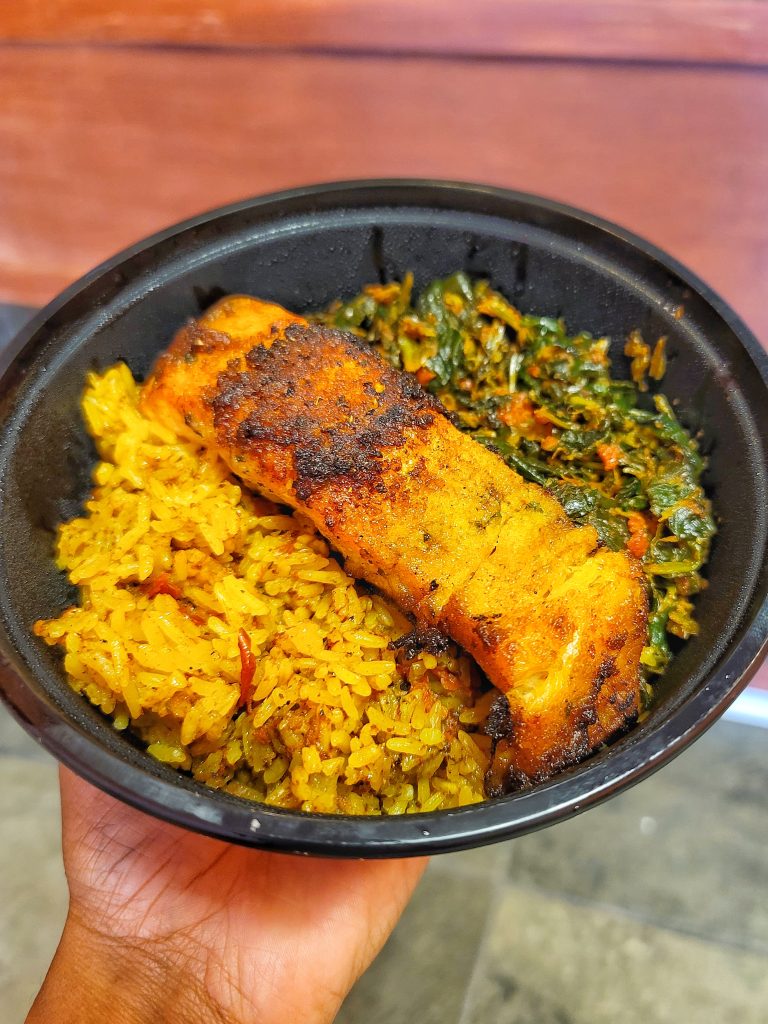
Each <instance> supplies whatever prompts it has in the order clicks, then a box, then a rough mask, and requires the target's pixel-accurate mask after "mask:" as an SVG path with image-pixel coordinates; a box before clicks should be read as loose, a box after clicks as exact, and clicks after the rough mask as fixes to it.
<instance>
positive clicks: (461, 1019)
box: [456, 840, 514, 1024]
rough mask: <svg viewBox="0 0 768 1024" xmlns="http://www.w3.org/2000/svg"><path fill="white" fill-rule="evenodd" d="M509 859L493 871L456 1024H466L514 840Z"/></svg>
mask: <svg viewBox="0 0 768 1024" xmlns="http://www.w3.org/2000/svg"><path fill="white" fill-rule="evenodd" d="M510 846H511V848H510V851H509V857H508V858H507V859H506V862H505V863H504V865H503V866H502V861H501V857H499V863H498V865H497V866H496V867H495V868H494V871H493V884H492V885H491V889H490V893H489V899H488V911H487V913H486V918H485V923H484V925H483V932H482V935H481V936H480V941H479V942H478V944H477V951H476V953H475V962H474V964H473V965H472V970H471V971H470V974H469V980H468V981H467V986H466V988H465V990H464V998H463V999H462V1001H461V1008H460V1010H459V1015H458V1017H457V1019H456V1024H468V1020H469V1013H470V1010H471V1006H470V996H471V994H472V991H473V987H474V982H475V978H476V977H477V974H478V973H479V971H480V967H481V964H482V963H483V960H484V954H485V951H486V949H487V947H488V945H489V943H490V933H491V927H492V925H493V924H494V922H495V920H496V913H495V911H496V907H498V905H499V897H500V895H501V891H502V889H503V888H504V886H505V885H506V884H507V877H508V874H509V871H510V868H511V866H512V862H513V860H514V840H512V841H511V843H510Z"/></svg>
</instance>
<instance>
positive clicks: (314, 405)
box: [209, 324, 444, 502]
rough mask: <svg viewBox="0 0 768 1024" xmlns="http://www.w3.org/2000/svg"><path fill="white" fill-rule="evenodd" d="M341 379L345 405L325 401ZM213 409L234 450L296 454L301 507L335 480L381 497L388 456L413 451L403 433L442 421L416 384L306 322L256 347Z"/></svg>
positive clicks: (220, 387) (342, 337)
mask: <svg viewBox="0 0 768 1024" xmlns="http://www.w3.org/2000/svg"><path fill="white" fill-rule="evenodd" d="M336 376H339V377H340V378H341V379H342V382H343V387H344V389H345V391H344V401H341V402H340V401H335V402H328V401H324V400H323V397H322V390H323V387H322V385H323V382H329V381H332V380H333V379H334V377H336ZM209 403H210V405H211V407H212V410H213V417H214V426H215V428H216V430H217V432H219V435H220V436H223V437H224V438H225V440H226V442H227V443H228V444H230V445H231V446H232V447H233V449H235V450H240V451H248V452H251V453H258V451H259V449H261V450H264V451H265V452H268V451H269V450H270V449H275V448H281V449H286V450H289V451H290V452H291V454H292V456H293V465H294V470H295V481H294V485H293V486H294V491H295V493H296V497H297V498H298V499H299V501H302V502H307V501H309V500H310V499H311V496H312V494H313V493H314V492H315V491H316V490H318V489H319V488H320V487H323V486H325V485H328V484H333V483H335V482H339V481H344V482H346V483H347V484H350V483H352V484H354V485H356V486H364V487H367V488H368V489H370V490H372V491H379V492H383V491H385V490H386V488H385V485H384V483H383V479H382V477H383V471H384V462H385V456H386V454H387V452H390V451H393V450H396V449H399V448H402V447H404V446H406V445H407V443H408V437H407V434H406V431H407V430H409V429H410V430H412V429H419V428H426V427H429V426H430V425H431V424H432V422H433V421H434V418H435V416H436V415H442V414H444V409H443V407H442V405H440V403H439V402H438V401H437V400H436V399H435V398H433V397H432V396H431V395H429V394H427V392H426V391H424V390H423V388H421V387H420V386H419V384H418V382H417V381H415V380H414V379H413V377H410V376H409V375H408V374H402V373H399V372H398V371H397V370H395V369H393V368H392V367H390V366H389V365H388V364H387V363H386V362H385V361H384V360H383V359H382V358H381V357H380V356H379V355H377V354H376V353H375V352H373V351H372V350H371V349H370V348H369V347H368V346H367V345H366V344H365V343H364V342H360V341H358V340H357V339H356V338H355V337H354V336H353V335H348V334H344V333H342V332H341V331H335V330H332V329H330V328H327V327H319V326H304V325H302V324H291V325H290V326H289V327H288V328H287V329H286V331H285V332H284V335H283V336H282V337H277V338H275V340H274V341H273V343H272V344H271V345H269V346H265V345H258V346H256V347H255V348H253V349H251V350H250V351H249V352H248V353H247V354H246V356H245V365H242V364H241V367H240V368H239V369H238V370H234V369H233V370H228V371H227V372H225V373H222V374H220V375H219V378H218V381H217V386H216V389H215V394H213V395H212V396H210V397H209Z"/></svg>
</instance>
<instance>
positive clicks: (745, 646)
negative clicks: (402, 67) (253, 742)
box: [0, 181, 768, 857]
mask: <svg viewBox="0 0 768 1024" xmlns="http://www.w3.org/2000/svg"><path fill="white" fill-rule="evenodd" d="M457 268H463V269H464V270H466V271H468V272H470V273H472V274H477V275H482V276H484V277H488V278H490V280H491V281H492V283H493V284H494V285H496V286H497V287H498V288H500V289H501V290H502V291H503V292H504V293H505V294H506V295H507V296H509V298H511V299H512V300H513V301H514V302H515V303H517V304H518V305H519V306H520V307H521V308H522V309H523V310H524V311H526V312H536V313H546V314H550V315H555V316H563V317H565V319H566V321H567V322H568V324H569V325H570V326H571V327H572V328H580V329H585V330H588V331H591V332H593V333H594V334H597V335H604V334H607V335H609V336H610V337H612V338H614V339H616V343H615V345H614V348H613V351H612V355H613V357H614V360H615V362H616V364H617V369H618V371H619V372H620V373H626V366H625V365H624V363H623V361H622V357H621V355H620V352H621V347H622V345H621V340H622V339H623V338H624V337H625V336H626V335H627V333H628V332H629V331H630V330H631V329H632V328H634V327H639V328H640V329H641V330H642V331H643V333H644V334H645V336H646V338H648V339H655V338H657V337H658V336H660V335H662V334H665V335H666V336H667V337H668V339H669V342H668V351H669V369H668V371H667V375H666V378H665V380H664V391H665V392H666V393H667V395H669V397H670V398H672V399H673V400H674V401H675V402H676V403H677V407H678V412H679V415H680V418H681V419H682V421H683V423H684V424H685V425H686V426H687V427H688V428H689V429H691V430H694V431H697V432H698V431H700V432H701V438H702V447H703V449H704V451H705V452H706V453H707V454H708V455H709V470H708V472H707V476H706V481H705V482H706V486H707V488H708V491H709V494H710V495H711V497H712V499H713V501H714V504H715V509H716V511H717V516H718V526H719V532H718V534H717V537H716V539H715V543H714V547H713V551H712V560H711V562H710V564H709V569H708V576H709V583H710V586H709V588H708V589H707V590H705V591H704V593H703V594H702V595H701V596H700V597H699V598H698V599H697V614H698V617H699V621H700V623H701V633H700V635H699V636H698V637H697V638H695V639H693V640H691V641H690V642H689V643H688V644H686V645H685V646H684V647H683V648H682V650H681V651H680V653H679V654H678V655H677V657H676V658H675V660H674V662H673V664H672V666H671V667H670V669H669V671H668V672H667V674H666V676H665V677H664V679H663V680H662V682H661V684H660V685H659V687H658V699H657V702H656V704H655V706H654V708H653V711H652V712H651V714H650V715H649V717H648V718H647V719H646V720H645V721H644V722H642V723H641V724H640V725H638V726H636V727H635V728H634V729H633V730H632V731H631V732H630V733H628V734H627V735H626V736H624V737H622V738H621V739H619V740H618V741H617V742H615V743H614V744H613V745H612V746H610V747H608V748H606V749H603V750H602V751H601V752H599V753H598V754H596V755H595V756H593V757H592V758H590V759H589V760H588V761H587V762H585V763H583V764H581V765H578V766H577V767H575V768H572V769H570V770H569V771H567V772H563V773H562V774H560V775H558V776H557V777H555V778H553V779H552V780H551V781H549V782H547V783H544V784H542V785H539V786H536V787H535V788H533V789H531V790H527V791H524V792H520V793H516V794H514V795H511V796H508V797H505V798H503V799H498V800H493V801H490V802H487V803H484V804H480V805H475V806H472V807H468V808H463V809H461V810H455V811H440V812H436V813H433V814H416V815H407V816H403V817H399V818H397V817H395V818H386V817H382V818H351V817H343V816H336V815H333V816H321V815H307V814H301V813H298V812H289V811H279V810H272V809H269V808H267V807H263V806H259V805H256V804H252V803H248V802H247V801H245V800H241V799H238V798H237V797H234V796H229V795H228V794H226V793H221V792H214V791H212V790H209V789H207V788H206V787H205V786H202V785H199V784H197V783H195V782H194V781H193V780H192V779H190V778H187V777H185V776H183V775H180V774H177V773H176V772H175V771H174V770H173V769H171V768H168V767H166V766H164V765H161V764H159V763H157V762H156V761H154V760H153V759H152V758H151V757H149V756H148V755H147V754H146V753H144V752H143V751H142V750H141V749H140V747H139V746H138V745H134V744H132V742H131V740H130V738H129V737H126V736H124V735H122V734H119V733H117V732H115V730H114V729H113V728H112V727H111V725H110V722H109V721H108V720H107V719H106V718H104V717H103V716H101V715H100V714H99V713H98V712H97V711H95V710H94V709H93V708H92V707H91V706H90V705H89V704H88V703H87V702H86V701H85V700H84V699H83V698H81V697H78V696H76V695H75V694H74V693H73V692H72V691H71V690H70V689H69V687H68V686H67V683H66V681H65V679H64V675H63V671H62V666H61V663H60V659H59V656H58V654H57V653H56V652H55V651H53V650H50V649H49V648H47V647H46V646H45V645H44V644H43V643H42V642H41V641H38V640H37V639H36V638H35V637H33V636H32V634H31V631H30V626H31V624H32V622H33V621H34V620H35V619H37V618H40V617H48V616H53V615H55V614H57V613H58V612H59V611H61V609H62V608H63V607H64V606H65V605H67V604H68V603H69V602H71V600H72V598H73V592H72V590H71V589H70V588H69V587H68V586H67V584H66V581H65V579H64V577H63V576H62V574H61V573H59V572H58V571H57V570H56V567H55V565H54V562H53V557H52V542H53V531H54V528H55V527H56V525H57V524H58V523H59V522H61V520H62V519H66V518H68V517H71V516H72V515H73V514H75V513H76V512H77V511H78V510H79V508H80V506H81V502H82V501H83V498H84V496H85V494H86V492H87V489H88V485H89V474H90V470H91V467H92V465H93V461H94V453H93V450H92V447H91V444H90V442H89V440H88V438H87V436H86V434H85V432H84V429H83V425H82V422H81V417H80V412H79V406H78V403H79V398H80V393H81V391H82V388H83V380H84V377H85V374H86V372H87V371H88V370H89V369H91V368H93V367H100V368H101V367H106V366H108V365H110V364H111V363H113V362H115V360H117V359H124V360H125V361H126V362H127V363H128V365H129V366H130V367H131V369H132V370H133V372H134V373H135V374H139V375H142V374H144V373H146V372H147V370H148V369H149V367H150V365H151V363H152V361H153V359H154V358H155V356H156V355H157V353H158V352H159V351H160V350H161V349H162V348H163V347H164V346H165V345H166V344H167V343H168V341H169V340H170V338H171V336H172V334H173V332H174V331H175V330H176V328H177V327H178V326H179V325H180V324H181V323H183V322H184V321H185V320H186V319H187V318H188V317H192V316H196V315H197V314H198V313H200V311H201V310H203V309H205V307H206V306H207V305H209V304H210V303H211V302H213V301H215V300H216V299H217V298H219V297H221V296H222V295H224V294H226V293H228V292H249V293H251V294H254V295H258V296H262V297H264V298H269V299H274V300H276V301H277V302H279V303H282V304H284V305H285V306H288V307H289V308H291V309H294V310H296V311H299V312H302V311H305V310H311V309H316V308H318V307H321V306H323V305H324V304H325V303H327V302H329V301H330V300H331V299H332V298H334V297H336V296H339V295H351V294H353V293H355V292H356V291H357V290H358V289H359V287H360V285H362V284H363V283H366V282H370V281H386V280H389V279H391V278H396V277H399V276H401V275H402V274H404V273H405V271H407V270H410V269H413V270H414V271H415V273H416V285H417V287H419V286H421V285H423V284H424V283H425V282H426V281H428V280H430V279H431V278H433V277H436V276H438V275H445V274H447V273H449V272H451V271H453V270H456V269H457ZM681 307H682V309H683V310H684V313H683V315H682V316H681V317H680V318H679V319H678V317H679V316H680V314H679V309H680V308H681ZM11 349H12V350H13V351H12V352H10V353H9V355H8V358H11V360H12V361H11V363H10V365H9V366H8V368H7V370H6V373H5V376H4V378H3V394H2V400H1V406H0V416H1V417H2V438H1V440H0V488H1V490H0V523H2V536H1V538H0V651H2V653H3V655H4V656H5V658H6V659H7V662H8V665H7V666H5V669H4V671H3V672H2V676H3V679H2V688H3V695H4V696H5V698H6V700H7V701H8V703H9V704H10V705H11V708H12V709H13V711H14V712H15V713H16V715H17V716H18V717H19V719H20V720H21V721H22V723H23V724H24V725H25V727H26V728H27V730H28V731H29V732H31V733H32V734H33V735H34V736H35V737H36V738H38V739H39V740H40V742H41V743H42V744H43V745H44V746H45V747H46V748H47V749H48V750H50V751H51V753H53V754H55V755H56V757H58V758H59V759H60V760H61V761H63V762H64V763H65V764H67V765H69V766H70V767H71V768H73V769H74V770H75V771H76V772H79V773H80V774H81V775H83V776H84V777H85V778H87V779H89V780H90V781H91V782H93V783H95V784H96V785H97V786H100V787H102V789H105V790H107V791H108V792H109V793H112V794H113V795H114V796H117V797H119V798H121V799H123V800H125V801H127V802H128V803H130V804H133V805H135V806H136V807H140V808H141V809H143V810H145V811H148V812H150V813H151V814H155V815H157V816H159V817H161V818H165V819H167V820H169V821H173V822H176V823H177V824H180V825H184V826H187V827H188V828H192V829H195V830H197V831H199V832H205V833H208V834H211V835H215V836H219V837H222V838H224V839H229V840H232V841H235V842H240V843H246V844H249V845H253V846H261V847H271V848H274V849H280V850H290V851H300V852H303V853H323V854H331V855H345V856H370V857H381V856H402V855H408V854H426V853H432V852H436V851H444V850H455V849H460V848H463V847H469V846H475V845H479V844H482V843H489V842H493V841H494V840H498V839H504V838H507V837H510V836H515V835H520V834H521V833H524V832H527V831H530V830H531V829H535V828H540V827H541V826H543V825H549V824H551V823H553V822H555V821H559V820H562V819H564V818H568V817H570V816H571V815H573V814H574V813H575V812H577V811H580V810H583V809H584V808H586V807H589V806H591V805H593V804H595V803H597V802H598V801H600V800H603V799H605V798H606V797H608V796H610V795H612V794H615V793H618V792H619V791H620V790H622V789H624V788H625V787H627V786H629V785H630V784H632V783H634V782H637V781H638V780H639V779H641V778H643V777H644V776H646V775H648V774H649V773H650V772H652V771H654V770H655V769H656V768H658V767H659V766H660V765H662V764H663V763H664V762H666V761H668V760H669V759H670V758H672V757H673V756H674V755H675V754H677V753H679V752H680V751H681V750H682V749H683V748H684V747H685V746H686V745H687V744H688V743H690V742H691V740H692V739H694V738H695V737H696V736H698V735H699V734H700V733H702V732H703V730H704V729H706V728H707V726H709V725H711V724H712V722H713V721H715V719H716V718H717V717H718V716H719V715H720V714H721V713H722V711H723V710H724V709H725V708H726V707H727V706H728V704H729V703H730V702H731V701H732V700H733V699H734V697H735V696H736V695H737V693H738V692H739V691H740V690H741V689H742V688H743V687H744V686H745V685H746V683H747V681H748V680H749V678H750V676H751V675H752V674H753V672H754V670H755V668H756V667H757V664H758V663H759V660H760V656H761V654H762V653H763V652H764V648H765V646H766V637H767V636H768V601H767V600H766V589H767V583H768V580H767V576H768V573H767V571H766V563H767V560H766V539H767V533H768V529H767V527H768V524H767V522H766V519H767V516H768V479H767V476H768V473H767V467H766V443H767V439H768V358H767V357H766V354H765V352H764V351H763V350H762V349H761V347H760V345H759V344H758V343H757V341H756V340H755V338H754V337H753V336H752V335H751V334H750V332H749V331H748V330H747V328H746V327H745V326H744V325H743V324H742V323H741V322H740V321H739V320H738V318H737V317H736V316H735V315H734V314H733V313H732V312H731V311H730V310H729V309H728V307H727V306H726V305H725V303H723V302H722V301H721V300H720V299H719V298H717V296H715V295H714V294H713V293H712V292H711V291H710V289H709V288H707V287H706V286H705V285H704V284H702V283H701V282H700V281H698V280H697V279H696V278H695V277H694V276H693V275H692V274H690V273H689V272H688V271H687V270H685V269H684V268H683V267H681V266H680V265H679V264H677V263H676V262H675V261H674V260H672V259H670V258H669V257H668V256H665V255H664V254H663V253H661V252H659V251H658V250H657V249H655V248H653V247H652V246H651V245H649V244H647V243H646V242H644V241H642V240H641V239H639V238H636V237H634V236H632V235H629V234H628V233H627V232H625V231H622V230H620V229H619V228H617V227H615V226H613V225H612V224H607V223H605V222H603V221H600V220H597V219H596V218H594V217H591V216H589V215H587V214H584V213H581V212H579V211H577V210H573V209H569V208H567V207H564V206H561V205H559V204H557V203H552V202H548V201H546V200H542V199H538V198H535V197H533V196H528V195H521V194H518V193H513V192H504V191H501V190H499V189H492V188H484V187H480V186H477V185H458V184H448V183H441V182H419V181H371V182H353V183H341V184H333V185H320V186H316V187H312V188H304V189H297V190H294V191H291V192H284V193H281V194H278V195H272V196H265V197H262V198H258V199H253V200H248V201H246V202H243V203H238V204H237V205H235V206H230V207H227V208H225V209H222V210H216V211H214V212H213V213H209V214H205V215H203V216H202V217H198V218H196V219H195V220H191V221H188V222H186V223H184V224H180V225H178V226H177V227H173V228H171V229H169V230H168V231H165V232H163V233H162V234H159V235H156V236H155V237H153V238H150V239H149V240H147V241H145V242H141V243H139V244H138V245H136V246H134V247H133V248H131V249H128V250H127V251H126V252H124V253H122V254H120V255H119V256H116V257H115V258H114V259H112V260H110V261H109V262H107V263H105V264H103V265H102V266H101V267H98V268H97V269H96V270H94V271H93V272H92V273H90V274H88V275H87V276H86V277H84V278H83V279H82V280H81V281H79V282H78V283H77V284H75V285H73V286H72V287H71V288H69V289H67V291H66V292H65V293H64V294H63V295H62V296H61V297H60V298H58V299H57V300H55V301H54V302H53V303H52V304H51V305H50V306H48V308H47V309H45V310H44V311H43V312H42V313H41V314H40V315H39V316H38V317H36V319H35V320H34V321H33V322H32V323H31V324H30V325H29V326H28V327H27V328H26V330H25V331H23V333H22V334H21V336H20V337H19V338H18V339H17V340H16V342H15V343H14V345H12V346H11Z"/></svg>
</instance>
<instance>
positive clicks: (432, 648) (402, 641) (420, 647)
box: [389, 626, 451, 661]
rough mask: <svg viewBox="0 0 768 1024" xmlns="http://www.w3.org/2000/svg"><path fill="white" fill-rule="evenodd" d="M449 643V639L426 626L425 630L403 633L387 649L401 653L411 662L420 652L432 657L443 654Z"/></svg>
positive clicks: (432, 627) (431, 627)
mask: <svg viewBox="0 0 768 1024" xmlns="http://www.w3.org/2000/svg"><path fill="white" fill-rule="evenodd" d="M450 643H451V640H450V637H447V636H446V635H445V634H444V633H441V632H440V630H439V629H435V628H434V626H428V627H426V628H425V629H412V630H411V632H410V633H404V634H403V636H401V637H399V638H398V639H397V640H392V641H391V642H390V644H389V647H390V649H391V650H393V651H402V652H403V655H404V656H405V657H406V658H407V659H408V661H413V659H414V658H416V657H418V655H419V653H420V652H422V651H427V652H428V653H429V654H434V655H438V654H445V652H446V651H447V650H448V648H449V646H450Z"/></svg>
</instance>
